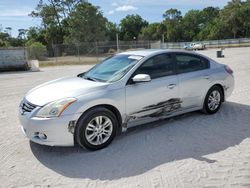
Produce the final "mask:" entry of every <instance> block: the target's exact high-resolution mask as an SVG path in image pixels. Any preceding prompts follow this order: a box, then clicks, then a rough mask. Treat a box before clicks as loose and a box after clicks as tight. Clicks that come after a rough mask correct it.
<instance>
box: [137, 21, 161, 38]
mask: <svg viewBox="0 0 250 188" xmlns="http://www.w3.org/2000/svg"><path fill="white" fill-rule="evenodd" d="M161 29H162V28H161V24H160V23H152V24H149V25H148V26H147V27H144V28H142V30H141V34H140V35H139V39H142V40H160V39H161V37H162V31H161Z"/></svg>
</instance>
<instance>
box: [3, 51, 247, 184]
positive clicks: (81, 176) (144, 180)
mask: <svg viewBox="0 0 250 188" xmlns="http://www.w3.org/2000/svg"><path fill="white" fill-rule="evenodd" d="M199 53H203V54H206V55H208V56H210V57H212V58H215V50H207V51H202V52H199ZM224 54H225V58H221V59H218V61H219V62H222V63H225V64H228V65H229V66H230V67H231V68H232V69H233V70H234V72H235V73H234V75H235V80H236V86H235V90H234V92H233V94H232V96H231V97H230V98H229V99H228V101H227V102H226V103H224V104H223V106H222V109H221V110H220V111H219V112H218V113H217V114H215V115H212V116H209V115H204V114H202V113H199V112H193V113H189V114H186V115H181V116H178V117H175V118H171V119H168V120H164V121H159V122H155V123H151V124H147V125H143V126H139V127H136V128H132V129H130V130H128V132H126V133H125V134H123V135H121V136H119V137H117V138H116V139H115V140H114V142H113V143H112V145H110V146H109V147H108V148H105V149H103V150H101V151H96V152H89V151H85V150H82V149H80V148H79V147H69V148H61V147H46V146H40V145H37V144H34V143H31V142H29V141H28V140H27V139H26V138H24V136H23V135H22V132H21V130H20V127H19V122H18V118H17V112H18V104H19V102H20V100H21V99H22V97H23V96H24V94H25V93H26V92H27V91H28V90H29V89H31V88H32V87H34V86H36V85H38V84H41V83H43V82H45V81H49V80H52V79H55V78H58V77H62V76H69V75H76V74H77V73H80V72H82V71H83V70H85V69H88V68H89V67H88V66H62V67H51V68H43V69H42V71H41V72H12V73H2V74H0V99H1V100H0V128H1V129H0V182H1V183H0V187H4V188H5V187H91V188H92V187H93V188H94V187H119V188H120V187H131V188H132V187H142V188H147V187H148V188H149V187H154V188H160V187H190V188H195V187H250V48H232V49H226V50H225V51H224Z"/></svg>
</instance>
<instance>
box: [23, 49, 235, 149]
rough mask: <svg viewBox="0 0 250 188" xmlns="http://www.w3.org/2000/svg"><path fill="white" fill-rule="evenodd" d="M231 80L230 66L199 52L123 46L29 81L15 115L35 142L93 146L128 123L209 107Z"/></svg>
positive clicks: (212, 109) (215, 104) (227, 92)
mask: <svg viewBox="0 0 250 188" xmlns="http://www.w3.org/2000/svg"><path fill="white" fill-rule="evenodd" d="M233 88H234V77H233V71H232V70H231V69H230V68H229V67H228V66H226V65H222V64H219V63H217V62H215V61H214V60H212V59H210V58H208V57H205V56H203V55H199V54H197V53H192V52H186V51H171V50H143V51H131V52H124V53H120V54H117V55H114V56H112V57H110V58H108V59H106V60H104V61H103V62H102V63H100V64H97V65H96V66H94V67H93V68H92V69H90V70H89V71H87V72H84V73H81V74H79V75H77V76H75V77H66V78H61V79H57V80H54V81H51V82H48V83H45V84H42V85H39V86H37V87H36V88H34V89H32V90H31V91H29V92H28V93H27V94H26V96H25V97H24V98H23V100H22V102H21V104H20V106H19V119H20V122H21V125H22V126H21V127H22V130H23V133H24V134H25V135H26V136H27V137H28V138H29V139H30V140H31V141H33V142H36V143H39V144H43V145H50V146H73V145H74V144H75V143H77V144H79V145H80V146H82V147H85V148H87V149H90V150H97V149H101V148H104V147H106V146H107V145H109V144H110V143H111V142H112V140H113V139H114V137H115V136H116V135H118V134H120V133H121V132H123V131H126V129H127V128H129V127H131V126H135V125H138V124H142V123H146V122H151V121H156V120H159V119H162V118H168V117H172V116H176V115H179V114H183V113H187V112H190V111H196V110H202V111H203V112H204V113H206V114H214V113H216V112H217V111H218V110H219V109H220V106H221V104H222V102H224V101H225V99H226V98H227V97H228V96H229V95H230V94H231V93H232V91H233Z"/></svg>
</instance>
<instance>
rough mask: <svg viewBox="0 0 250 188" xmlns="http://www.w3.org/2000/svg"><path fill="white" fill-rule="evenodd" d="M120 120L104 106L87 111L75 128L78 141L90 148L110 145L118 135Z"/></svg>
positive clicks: (96, 148)
mask: <svg viewBox="0 0 250 188" xmlns="http://www.w3.org/2000/svg"><path fill="white" fill-rule="evenodd" d="M117 130H118V121H117V118H116V116H115V115H114V114H113V113H112V112H111V111H110V110H108V109H106V108H103V107H97V108H94V109H92V110H90V111H88V112H86V113H85V114H84V115H83V116H82V117H81V118H80V119H79V121H78V123H77V126H76V129H75V137H76V141H77V143H78V144H79V145H80V146H82V147H85V148H87V149H89V150H98V149H102V148H104V147H106V146H108V145H109V144H110V143H111V142H112V140H113V139H114V137H115V135H116V131H117Z"/></svg>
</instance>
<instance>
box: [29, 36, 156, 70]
mask: <svg viewBox="0 0 250 188" xmlns="http://www.w3.org/2000/svg"><path fill="white" fill-rule="evenodd" d="M151 48H160V41H118V42H117V41H105V42H83V43H76V44H56V45H53V46H52V47H51V48H49V49H47V50H46V51H44V49H42V48H27V52H28V59H29V60H30V59H34V58H35V59H39V60H40V64H42V65H43V64H47V65H48V64H49V65H53V64H55V65H56V64H65V65H67V64H96V63H97V62H99V61H100V60H102V59H104V58H106V57H108V56H110V55H113V54H116V53H118V52H123V51H128V50H136V49H137V50H138V49H151Z"/></svg>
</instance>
